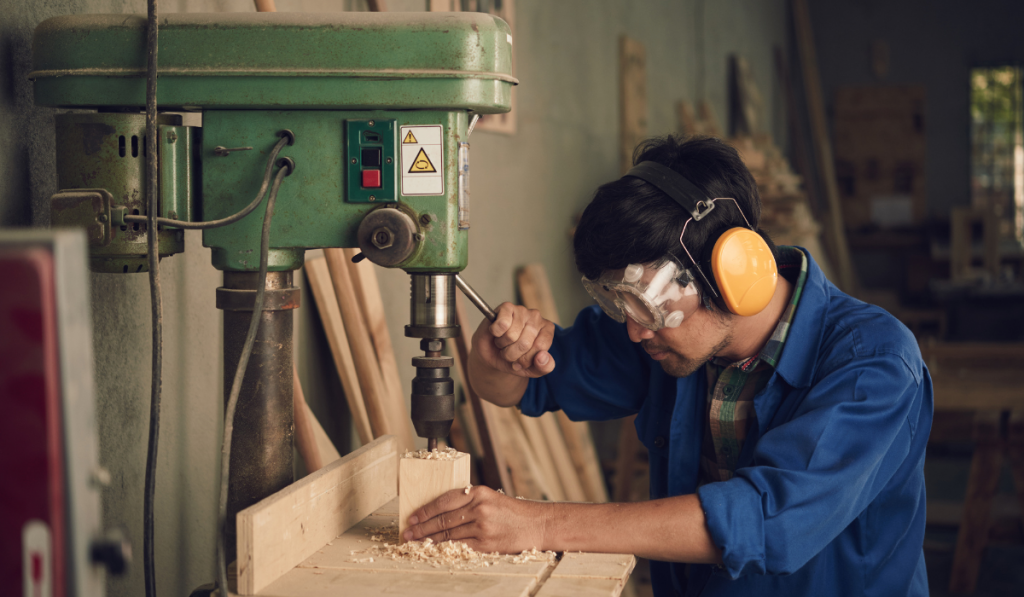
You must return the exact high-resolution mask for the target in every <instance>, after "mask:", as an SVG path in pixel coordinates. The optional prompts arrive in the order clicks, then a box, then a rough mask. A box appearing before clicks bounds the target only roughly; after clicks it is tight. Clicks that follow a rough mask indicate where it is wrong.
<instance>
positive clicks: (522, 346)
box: [501, 323, 540, 363]
mask: <svg viewBox="0 0 1024 597" xmlns="http://www.w3.org/2000/svg"><path fill="white" fill-rule="evenodd" d="M539 333H540V330H539V329H537V327H536V326H535V325H533V324H532V323H531V324H527V325H525V326H524V327H523V331H522V332H520V333H519V338H518V339H516V341H515V342H514V343H512V344H510V345H508V346H506V347H505V348H503V349H501V356H503V357H505V360H506V361H508V362H510V363H512V362H515V361H518V360H519V359H520V358H522V357H523V355H525V354H526V353H528V352H530V351H531V349H533V347H534V340H536V339H537V335H538V334H539Z"/></svg>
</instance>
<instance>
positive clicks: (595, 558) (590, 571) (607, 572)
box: [551, 552, 636, 580]
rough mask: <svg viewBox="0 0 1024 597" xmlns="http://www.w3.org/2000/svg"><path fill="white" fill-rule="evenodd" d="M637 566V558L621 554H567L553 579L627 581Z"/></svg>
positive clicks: (552, 575) (560, 562) (552, 574)
mask: <svg viewBox="0 0 1024 597" xmlns="http://www.w3.org/2000/svg"><path fill="white" fill-rule="evenodd" d="M635 566H636V557H634V556H633V555H632V554H621V553H580V552H576V553H572V552H566V553H565V554H564V555H563V556H562V559H561V560H560V561H559V562H558V567H556V568H555V570H554V572H552V573H551V578H559V577H569V578H613V579H616V580H625V579H626V578H628V577H629V574H630V572H632V571H633V568H634V567H635Z"/></svg>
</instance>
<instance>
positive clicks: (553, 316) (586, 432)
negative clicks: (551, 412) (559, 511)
mask: <svg viewBox="0 0 1024 597" xmlns="http://www.w3.org/2000/svg"><path fill="white" fill-rule="evenodd" d="M516 280H517V282H518V285H519V295H520V297H521V298H522V301H523V305H524V306H526V307H528V308H530V309H537V310H538V311H540V314H541V317H543V318H544V319H547V320H548V321H550V322H552V323H554V324H556V325H558V324H559V318H558V309H557V308H556V306H555V299H554V295H553V293H552V292H551V284H550V282H549V281H548V275H547V272H546V271H545V269H544V266H543V264H540V263H530V264H527V265H525V266H523V267H522V268H520V270H519V272H518V274H517V276H516ZM555 418H556V419H557V420H558V425H559V427H561V429H562V440H563V441H564V442H565V449H566V450H568V453H569V457H570V458H571V460H572V463H573V467H574V468H575V469H576V475H577V477H578V479H579V482H580V483H581V484H582V486H583V490H584V495H585V496H586V499H587V501H590V502H607V501H608V490H607V489H606V488H605V482H604V474H602V472H601V464H600V462H598V459H597V450H595V449H594V439H593V437H592V436H591V433H590V425H588V424H587V423H585V422H582V421H580V422H577V421H572V420H570V419H569V417H568V416H566V414H565V413H564V412H562V411H558V412H557V413H556V414H555ZM570 483H571V481H570ZM570 499H572V498H571V497H570Z"/></svg>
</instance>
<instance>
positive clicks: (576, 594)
mask: <svg viewBox="0 0 1024 597" xmlns="http://www.w3.org/2000/svg"><path fill="white" fill-rule="evenodd" d="M624 584H625V583H624V582H623V581H620V580H615V579H614V578H571V577H561V578H549V579H548V580H547V582H545V583H544V584H543V586H541V588H540V590H539V591H537V595H536V597H605V596H607V597H618V596H619V595H620V594H621V593H622V587H623V586H624Z"/></svg>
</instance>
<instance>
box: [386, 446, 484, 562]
mask: <svg viewBox="0 0 1024 597" xmlns="http://www.w3.org/2000/svg"><path fill="white" fill-rule="evenodd" d="M466 487H469V454H459V455H458V456H457V457H456V458H452V459H442V458H438V459H433V458H416V457H414V456H403V457H402V458H400V459H399V461H398V537H399V542H400V543H405V539H404V538H403V535H404V534H405V529H407V528H409V517H410V516H412V513H413V512H415V511H416V510H418V509H420V508H422V507H423V506H426V505H427V504H429V503H430V502H432V501H434V500H436V499H437V498H438V497H440V496H441V494H443V493H447V492H448V491H451V490H452V489H462V488H466Z"/></svg>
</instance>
